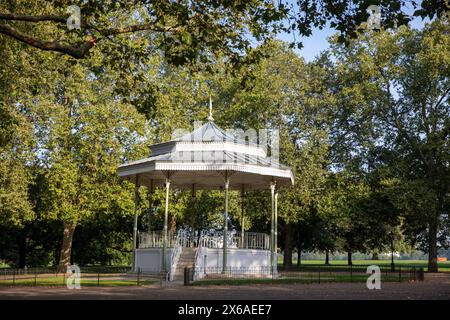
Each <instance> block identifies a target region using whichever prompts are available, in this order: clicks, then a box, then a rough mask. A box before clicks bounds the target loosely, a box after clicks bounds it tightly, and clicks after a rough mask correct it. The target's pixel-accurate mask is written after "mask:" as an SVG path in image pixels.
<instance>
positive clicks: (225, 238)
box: [222, 172, 230, 273]
mask: <svg viewBox="0 0 450 320" xmlns="http://www.w3.org/2000/svg"><path fill="white" fill-rule="evenodd" d="M229 186H230V179H229V178H228V172H225V212H224V222H223V246H222V248H223V258H222V273H225V271H226V269H227V249H228V188H229Z"/></svg>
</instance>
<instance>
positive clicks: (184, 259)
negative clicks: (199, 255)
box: [174, 248, 197, 281]
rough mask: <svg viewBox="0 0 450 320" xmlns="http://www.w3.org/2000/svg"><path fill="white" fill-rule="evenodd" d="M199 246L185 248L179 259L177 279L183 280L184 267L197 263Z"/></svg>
mask: <svg viewBox="0 0 450 320" xmlns="http://www.w3.org/2000/svg"><path fill="white" fill-rule="evenodd" d="M196 252H197V248H183V249H182V251H181V254H180V258H179V259H178V264H177V267H176V269H175V277H174V280H175V281H182V280H183V279H184V268H185V267H188V268H192V267H193V266H194V263H195V254H196Z"/></svg>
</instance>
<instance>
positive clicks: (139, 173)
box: [118, 116, 294, 190]
mask: <svg viewBox="0 0 450 320" xmlns="http://www.w3.org/2000/svg"><path fill="white" fill-rule="evenodd" d="M150 150H151V155H150V157H148V158H144V159H140V160H137V161H133V162H129V163H126V164H123V165H121V166H120V167H119V168H118V174H119V176H120V177H123V178H125V179H128V180H130V181H133V182H136V178H137V177H138V184H140V185H147V186H149V187H151V186H153V187H154V186H158V185H163V184H164V182H165V179H166V177H167V175H169V178H170V181H171V186H174V187H177V188H181V189H192V188H195V189H221V188H223V186H224V181H225V180H224V179H225V175H226V174H227V175H228V177H229V181H230V188H231V189H241V188H242V187H244V189H245V190H255V189H268V188H269V185H270V182H271V181H275V182H276V184H277V188H278V187H281V186H289V185H292V184H294V176H293V174H292V171H291V169H290V168H289V167H287V166H284V165H281V164H279V163H278V162H275V161H274V160H273V159H272V158H270V157H268V156H267V153H266V150H265V148H263V147H261V146H259V145H257V144H254V143H251V142H247V141H244V140H242V139H239V138H237V137H235V136H234V135H232V134H229V133H227V132H225V131H224V130H222V129H221V128H219V127H218V126H217V125H216V124H215V123H214V121H213V119H212V116H210V118H209V120H208V122H207V123H206V124H204V125H203V126H201V127H200V128H198V129H196V130H194V131H192V132H190V133H189V134H186V135H184V136H182V137H181V138H178V139H174V140H171V141H169V142H164V143H158V144H155V145H152V146H150Z"/></svg>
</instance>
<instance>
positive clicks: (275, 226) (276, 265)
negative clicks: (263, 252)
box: [274, 192, 278, 272]
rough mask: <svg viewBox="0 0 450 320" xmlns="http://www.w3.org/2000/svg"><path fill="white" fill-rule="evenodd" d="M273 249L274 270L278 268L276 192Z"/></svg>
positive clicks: (276, 196) (276, 195) (276, 197)
mask: <svg viewBox="0 0 450 320" xmlns="http://www.w3.org/2000/svg"><path fill="white" fill-rule="evenodd" d="M274 228H275V232H274V243H275V245H274V249H275V254H274V255H275V272H277V268H278V192H276V193H275V223H274Z"/></svg>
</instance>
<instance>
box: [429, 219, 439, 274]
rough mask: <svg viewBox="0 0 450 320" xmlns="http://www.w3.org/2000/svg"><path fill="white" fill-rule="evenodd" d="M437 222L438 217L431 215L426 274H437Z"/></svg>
mask: <svg viewBox="0 0 450 320" xmlns="http://www.w3.org/2000/svg"><path fill="white" fill-rule="evenodd" d="M437 220H438V215H437V213H436V212H434V213H433V215H432V217H431V219H430V228H429V244H428V272H438V264H437V232H438V230H437Z"/></svg>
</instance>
